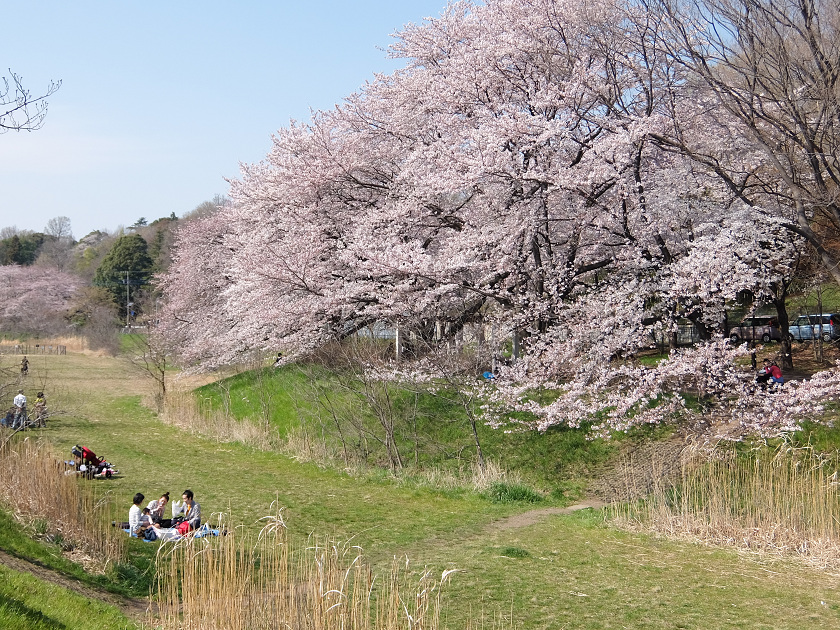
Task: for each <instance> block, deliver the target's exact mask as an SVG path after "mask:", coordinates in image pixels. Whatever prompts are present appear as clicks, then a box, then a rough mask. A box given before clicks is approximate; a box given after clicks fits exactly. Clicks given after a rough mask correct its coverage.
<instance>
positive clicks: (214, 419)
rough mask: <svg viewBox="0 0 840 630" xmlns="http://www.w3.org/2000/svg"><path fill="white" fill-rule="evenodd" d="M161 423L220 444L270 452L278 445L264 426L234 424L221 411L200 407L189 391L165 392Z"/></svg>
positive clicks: (254, 422)
mask: <svg viewBox="0 0 840 630" xmlns="http://www.w3.org/2000/svg"><path fill="white" fill-rule="evenodd" d="M160 419H161V420H162V421H163V422H165V423H167V424H171V425H173V426H176V427H178V428H179V429H181V430H183V431H188V432H190V433H195V434H197V435H201V436H203V437H206V438H210V439H212V440H217V441H219V442H241V443H242V444H247V445H248V446H253V447H254V448H258V449H261V450H272V449H274V447H275V446H276V445H277V443H278V438H277V432H276V431H275V430H274V429H272V427H271V425H270V424H268V423H267V422H265V421H261V420H252V419H250V418H243V419H242V420H237V419H236V418H234V417H233V416H232V415H230V414H228V413H225V412H224V411H220V410H216V409H212V408H211V407H210V406H209V405H206V404H202V402H201V401H200V400H198V399H197V398H196V397H195V396H194V395H193V394H192V393H190V392H189V391H183V390H173V391H170V392H168V393H167V395H166V401H165V404H164V406H163V413H161V414H160Z"/></svg>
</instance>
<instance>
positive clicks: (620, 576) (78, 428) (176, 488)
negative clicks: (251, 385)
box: [30, 355, 840, 628]
mask: <svg viewBox="0 0 840 630" xmlns="http://www.w3.org/2000/svg"><path fill="white" fill-rule="evenodd" d="M33 368H34V370H33V371H34V375H33V377H30V383H33V384H34V383H37V385H35V386H40V381H39V380H37V379H39V378H40V375H39V372H40V371H41V370H45V371H48V372H49V377H48V384H47V390H48V393H49V391H50V390H53V391H54V392H55V394H54V397H53V398H51V404H53V405H54V406H55V405H57V404H59V403H61V404H62V405H63V406H65V407H67V408H68V409H73V414H72V415H70V416H67V417H62V418H59V419H57V420H55V421H54V422H52V423H51V425H50V427H49V428H48V429H47V430H46V437H48V438H49V439H50V440H51V441H53V442H55V443H56V444H57V445H58V446H60V448H61V449H62V451H63V452H69V450H68V449H69V448H70V446H72V445H73V444H74V443H76V442H82V443H85V444H87V445H88V446H90V447H92V448H94V449H95V450H96V451H97V452H99V453H101V454H104V455H107V456H108V457H109V458H111V459H112V460H113V462H114V463H115V464H116V465H117V467H118V468H119V469H120V470H121V472H122V476H121V478H119V479H115V480H112V481H109V482H94V483H101V484H102V488H103V490H105V489H106V488H107V489H108V490H111V491H113V492H114V494H115V497H116V498H117V500H118V501H119V502H120V504H122V505H124V506H125V509H126V512H127V509H128V506H129V505H130V498H131V496H132V495H133V494H134V492H136V491H138V490H140V491H142V492H144V493H145V494H146V495H147V496H149V497H151V496H153V495H155V494H156V493H158V492H160V491H162V490H170V491H172V492H174V493H180V492H181V490H183V489H184V488H186V487H191V488H192V489H193V490H194V491H195V492H196V495H197V498H198V500H199V501H200V502H201V504H202V507H203V509H204V511H205V512H211V511H217V510H224V509H228V507H230V508H232V509H233V510H234V512H235V513H236V514H237V516H238V517H239V518H240V519H241V520H242V521H243V522H253V521H254V520H255V519H256V518H258V517H259V516H262V515H264V514H266V513H268V511H269V505H270V503H271V502H272V501H273V500H275V499H277V500H278V501H279V503H280V504H281V505H284V506H287V508H288V509H287V511H286V515H287V519H288V522H289V525H290V528H291V530H292V532H293V533H296V534H299V535H305V534H308V533H309V532H312V531H315V532H318V533H335V534H336V535H338V536H341V537H348V536H355V540H356V541H357V542H358V543H359V544H361V545H362V546H363V547H364V548H365V549H366V551H367V552H368V553H369V555H371V557H372V559H373V560H374V561H376V562H384V561H386V560H387V559H388V558H390V557H392V556H393V555H402V554H408V555H409V557H411V558H412V560H413V561H414V562H415V565H418V564H419V565H420V566H423V565H428V566H430V567H433V568H435V569H436V570H442V569H445V568H448V567H453V566H454V567H457V568H460V569H463V570H464V571H465V572H464V573H462V574H460V575H456V576H455V577H454V579H453V585H452V588H451V590H450V595H449V598H448V607H447V610H448V612H447V615H448V619H449V620H450V622H451V623H452V626H451V627H462V621H463V619H464V618H465V616H466V615H467V614H468V613H469V612H470V611H471V612H472V614H473V615H475V614H477V613H478V611H481V610H486V611H488V613H489V614H492V613H493V612H494V611H496V610H497V607H500V608H501V610H503V611H507V612H508V613H509V611H510V610H511V608H513V612H514V618H515V620H516V623H517V625H518V626H519V627H523V628H619V627H647V628H730V627H731V628H737V627H742V628H747V627H748V628H761V627H767V628H801V627H803V625H804V626H807V627H809V628H821V627H826V628H828V627H837V625H838V623H840V613H839V612H838V603H840V597H838V595H837V594H836V592H835V589H836V586H837V580H836V579H835V578H830V577H827V576H825V575H824V574H820V573H816V572H810V571H807V570H804V569H798V568H795V567H792V566H790V565H783V564H779V565H773V566H770V567H765V566H763V565H761V564H759V563H758V562H756V561H754V560H752V559H750V558H747V557H743V556H739V555H737V554H735V553H730V552H724V551H711V550H707V549H704V548H698V547H694V546H692V545H685V544H677V543H670V542H665V541H658V540H653V539H650V538H648V537H645V536H638V535H631V534H625V533H620V532H616V531H614V530H612V529H609V528H607V527H605V526H604V525H603V524H602V523H601V520H600V518H599V517H598V516H597V514H596V515H589V516H587V515H574V516H554V517H550V518H548V519H546V520H544V521H542V522H540V523H538V524H536V525H532V526H529V527H525V528H521V529H508V530H505V529H498V528H496V527H494V526H493V522H494V521H496V520H498V519H500V518H502V517H504V516H506V515H508V514H511V513H513V512H517V511H524V510H526V509H529V508H530V507H531V506H504V505H496V504H492V503H490V502H488V501H487V500H485V499H482V498H480V497H477V496H474V495H471V494H461V495H453V496H450V495H447V494H444V493H435V492H430V491H423V490H412V489H406V488H397V487H394V486H393V485H391V484H390V483H388V482H386V481H383V482H376V481H358V480H356V479H352V478H350V477H347V476H345V475H342V474H339V473H336V472H332V471H324V470H320V469H318V468H316V467H314V466H311V465H301V464H297V463H296V462H294V461H291V460H289V459H288V458H285V457H282V456H280V455H276V454H272V453H261V452H255V451H253V450H250V449H247V448H244V447H241V446H238V445H233V444H214V443H212V442H209V441H206V440H203V439H197V438H195V437H193V436H189V435H185V434H183V433H181V432H179V431H177V430H175V429H173V428H171V427H168V426H164V425H162V424H160V423H159V422H157V420H156V419H155V418H154V416H153V415H152V414H151V413H150V412H148V411H147V410H145V409H144V408H143V407H141V406H140V404H139V396H138V395H137V393H136V392H137V388H138V387H140V386H142V382H141V381H139V380H138V379H139V377H137V376H135V375H132V374H131V373H130V372H128V371H127V370H126V368H125V367H124V366H123V364H122V363H120V362H119V361H116V360H111V359H94V358H88V357H83V356H79V355H70V356H66V357H49V358H48V360H47V361H46V362H43V363H38V364H37V365H34V366H33ZM549 456H550V453H549V454H546V455H545V457H549ZM150 547H152V545H143V544H142V543H139V542H138V543H137V544H136V545H134V546H133V547H132V549H133V552H134V553H135V554H137V555H138V561H139V562H138V564H140V565H142V563H143V561H144V559H145V558H146V557H147V554H148V553H149V548H150ZM505 556H507V557H505ZM515 556H521V557H515ZM822 602H825V603H824V604H823V603H822ZM68 627H73V626H68Z"/></svg>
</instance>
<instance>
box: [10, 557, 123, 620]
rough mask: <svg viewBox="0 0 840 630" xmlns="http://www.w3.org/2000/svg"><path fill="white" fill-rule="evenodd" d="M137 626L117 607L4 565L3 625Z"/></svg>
mask: <svg viewBox="0 0 840 630" xmlns="http://www.w3.org/2000/svg"><path fill="white" fill-rule="evenodd" d="M135 627H136V626H135V624H134V623H132V622H131V621H129V620H128V619H126V617H125V616H123V615H122V614H121V613H120V611H119V610H117V609H116V608H114V607H113V606H109V605H107V604H103V603H101V602H97V601H93V600H90V599H88V598H86V597H83V596H81V595H77V594H76V593H73V592H71V591H68V590H67V589H64V588H61V587H60V586H56V585H54V584H49V583H47V582H43V581H40V580H38V579H36V578H34V577H32V576H31V575H29V574H27V573H21V572H19V571H14V570H12V569H9V568H7V567H4V566H2V565H0V628H9V629H12V628H14V630H57V629H61V630H64V629H68V630H70V629H72V628H79V629H80V630H82V629H83V630H120V629H122V628H135Z"/></svg>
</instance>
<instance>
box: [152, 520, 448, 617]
mask: <svg viewBox="0 0 840 630" xmlns="http://www.w3.org/2000/svg"><path fill="white" fill-rule="evenodd" d="M264 520H266V521H267V523H266V524H265V526H264V527H263V529H262V530H261V531H260V532H259V533H255V532H253V531H250V530H246V529H244V528H234V529H231V531H230V533H229V534H228V535H227V536H224V537H221V538H216V539H206V538H202V539H184V540H182V541H180V542H178V543H177V544H175V545H172V546H163V547H162V548H161V551H160V552H159V554H158V561H157V575H158V589H157V604H158V613H157V615H156V617H155V618H153V619H150V620H149V623H150V625H151V626H153V627H155V628H160V629H161V630H170V629H172V630H175V629H176V628H177V629H178V630H193V629H194V630H215V629H219V630H259V629H263V628H264V629H266V630H268V629H271V630H274V629H275V628H294V629H307V630H339V629H341V630H384V629H396V628H401V629H408V630H413V629H416V630H420V629H421V628H422V629H425V630H436V629H437V628H438V627H439V619H440V610H441V588H442V587H443V586H444V584H445V583H446V581H447V579H448V577H449V574H450V573H452V571H448V572H444V573H443V574H442V575H441V577H440V578H436V577H433V576H432V574H431V572H430V571H428V570H424V571H420V572H419V573H416V574H414V573H412V572H411V571H410V569H409V565H408V562H407V561H399V562H398V561H397V560H395V561H394V563H393V565H392V567H391V570H390V572H388V573H387V575H384V576H383V577H381V578H380V577H379V576H377V575H376V574H375V573H374V572H373V570H372V569H371V567H370V566H369V565H368V564H367V563H366V561H365V559H364V557H363V556H362V553H361V549H360V548H358V547H356V546H353V545H351V544H346V543H345V544H342V543H339V542H336V541H334V540H331V539H315V538H310V540H309V541H307V543H306V544H305V545H301V546H300V547H296V546H295V545H294V543H292V542H291V541H290V539H289V537H288V536H287V534H286V528H285V525H284V523H283V520H282V517H281V516H280V515H279V514H278V515H276V516H273V517H271V518H267V519H264Z"/></svg>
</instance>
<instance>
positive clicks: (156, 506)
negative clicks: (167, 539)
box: [148, 492, 172, 527]
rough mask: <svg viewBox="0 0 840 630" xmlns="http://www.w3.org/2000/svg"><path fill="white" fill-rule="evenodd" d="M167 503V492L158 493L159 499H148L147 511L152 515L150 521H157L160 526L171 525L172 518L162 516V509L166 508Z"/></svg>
mask: <svg viewBox="0 0 840 630" xmlns="http://www.w3.org/2000/svg"><path fill="white" fill-rule="evenodd" d="M168 503H169V493H168V492H164V493H163V494H162V495H160V498H159V499H154V500H153V501H149V505H148V508H149V512H150V514H151V517H152V522H153V523H157V524H158V525H160V526H161V527H172V519H171V518H163V513H164V510H166V506H167V504H168Z"/></svg>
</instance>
